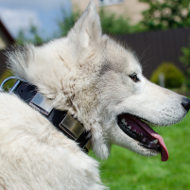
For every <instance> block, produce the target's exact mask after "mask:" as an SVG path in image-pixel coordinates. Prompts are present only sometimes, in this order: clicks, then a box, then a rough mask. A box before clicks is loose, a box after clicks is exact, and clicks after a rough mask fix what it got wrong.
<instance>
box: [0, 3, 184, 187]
mask: <svg viewBox="0 0 190 190" xmlns="http://www.w3.org/2000/svg"><path fill="white" fill-rule="evenodd" d="M8 56H9V63H10V67H11V68H12V70H13V72H14V73H15V75H17V76H19V77H21V78H23V79H25V80H27V81H29V82H30V83H32V84H34V85H36V86H37V87H38V89H39V91H40V92H41V93H42V94H43V95H44V96H45V97H46V98H47V100H48V101H50V102H51V103H52V105H53V106H54V107H56V108H58V109H61V110H68V111H69V112H70V113H71V114H73V115H74V116H75V117H77V118H78V120H79V121H80V122H82V123H83V124H84V127H85V128H86V129H87V130H91V133H92V149H93V151H94V152H95V153H96V155H97V156H99V157H100V158H107V157H108V156H109V152H110V146H111V144H112V143H115V144H118V145H121V146H124V147H127V148H129V149H131V150H133V151H136V152H138V153H140V154H144V155H154V154H156V153H155V152H153V151H150V150H148V149H146V148H143V147H141V146H139V145H138V143H137V142H136V141H135V140H134V139H132V138H130V137H129V136H127V135H126V134H125V133H124V132H123V131H122V130H121V129H120V128H119V127H118V125H117V121H116V118H117V115H118V114H120V113H122V112H126V113H130V114H133V115H136V116H139V117H142V118H144V119H147V120H149V121H150V122H152V123H155V124H158V125H169V124H172V123H175V122H178V121H179V120H180V119H181V118H182V117H183V116H184V115H185V114H186V111H185V110H184V108H183V107H182V106H181V102H182V98H183V97H182V96H180V95H177V94H175V93H173V92H171V91H169V90H166V89H163V88H161V87H158V86H156V85H154V84H152V83H150V82H148V80H147V79H145V78H144V77H143V75H142V69H141V66H140V64H139V63H138V60H137V58H136V57H134V55H133V54H132V53H131V52H130V51H129V50H126V49H125V48H123V47H122V46H121V45H119V44H118V43H116V42H115V41H113V40H112V39H110V38H109V37H108V36H106V35H102V32H101V27H100V19H99V16H98V15H97V13H96V10H95V6H94V3H93V2H91V4H90V5H89V7H88V8H87V10H86V11H85V12H84V13H83V15H82V16H81V18H80V19H79V20H78V22H77V23H76V24H75V26H74V27H73V29H72V30H71V31H70V33H69V34H68V36H67V37H66V38H62V39H57V40H54V41H52V42H49V43H47V44H45V45H43V46H42V47H34V46H32V45H26V46H25V47H24V48H23V49H22V50H21V49H20V50H19V49H18V50H15V51H14V52H10V53H9V54H8ZM134 72H135V73H136V74H137V75H138V78H139V79H140V82H138V83H135V82H134V81H132V80H131V78H130V77H129V75H131V74H133V73H134ZM0 108H1V109H0V168H1V169H0V189H6V190H26V189H27V190H37V189H45V190H59V189H60V190H75V189H77V190H87V189H88V190H89V189H90V190H103V189H106V188H105V187H104V186H103V185H102V183H101V180H100V177H99V171H98V164H97V162H96V161H95V160H94V159H92V158H90V157H88V156H87V155H86V154H85V153H83V152H82V151H81V150H80V148H79V147H78V145H77V144H76V143H75V142H74V141H72V140H70V139H68V138H67V137H66V136H64V135H63V134H61V133H60V132H58V131H57V130H56V129H55V128H54V126H52V125H51V123H50V122H49V121H48V120H46V119H45V118H44V117H43V116H42V115H40V113H38V112H37V111H35V110H33V109H32V108H31V107H30V106H28V105H26V104H25V103H24V102H23V101H22V100H20V99H19V98H18V97H16V96H15V95H9V94H6V93H1V94H0Z"/></svg>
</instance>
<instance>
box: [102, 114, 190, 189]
mask: <svg viewBox="0 0 190 190" xmlns="http://www.w3.org/2000/svg"><path fill="white" fill-rule="evenodd" d="M155 130H156V131H157V132H159V134H161V135H162V136H163V137H164V140H165V143H166V145H167V148H168V151H169V160H168V161H167V162H161V160H160V155H158V156H157V157H143V156H140V155H137V154H136V153H133V152H131V151H129V150H127V149H124V148H120V147H118V146H113V147H112V151H111V155H110V157H109V159H108V160H105V161H101V162H100V170H101V177H102V180H103V183H104V184H105V185H107V186H109V187H110V189H111V190H125V189H126V190H190V114H188V115H187V116H186V117H185V118H184V119H183V121H182V122H180V123H179V124H176V125H174V126H172V127H162V128H158V127H156V128H155Z"/></svg>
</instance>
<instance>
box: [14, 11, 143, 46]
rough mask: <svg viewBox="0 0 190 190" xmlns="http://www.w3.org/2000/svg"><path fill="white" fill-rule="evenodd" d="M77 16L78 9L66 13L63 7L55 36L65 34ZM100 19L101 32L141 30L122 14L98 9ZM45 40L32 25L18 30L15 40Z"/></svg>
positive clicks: (32, 41) (21, 41) (19, 41)
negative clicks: (25, 29)
mask: <svg viewBox="0 0 190 190" xmlns="http://www.w3.org/2000/svg"><path fill="white" fill-rule="evenodd" d="M79 16H80V13H79V11H75V12H74V11H73V12H71V14H66V12H65V10H64V9H63V10H62V18H61V19H59V20H58V21H57V25H58V31H57V32H55V36H56V37H63V36H66V35H67V33H68V32H69V30H70V29H71V28H72V27H73V25H74V23H75V22H76V21H77V19H78V18H79ZM100 20H101V24H102V30H103V33H107V34H117V35H119V34H126V33H133V32H136V31H142V30H143V28H142V27H141V25H140V24H136V25H131V23H130V21H129V19H128V18H124V17H122V16H120V17H118V16H116V15H115V14H113V13H109V12H105V11H104V10H103V9H101V10H100ZM27 32H29V35H26V33H27ZM53 37H54V36H52V37H50V39H51V38H53ZM45 41H47V39H44V38H43V37H42V36H40V34H39V31H38V29H37V27H36V26H34V25H31V27H30V30H29V31H26V32H25V31H23V30H20V32H19V34H18V36H17V42H18V43H19V44H23V43H24V42H31V43H34V44H35V45H40V44H42V43H43V42H45Z"/></svg>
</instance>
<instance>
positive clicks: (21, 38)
mask: <svg viewBox="0 0 190 190" xmlns="http://www.w3.org/2000/svg"><path fill="white" fill-rule="evenodd" d="M27 33H28V36H27V35H26V32H24V30H20V31H19V33H18V36H17V43H18V44H21V45H22V44H24V43H26V42H30V43H33V44H35V45H41V44H43V43H44V42H45V41H46V40H45V39H43V37H41V36H40V34H39V31H38V29H37V27H36V26H34V25H31V26H30V29H29V31H27Z"/></svg>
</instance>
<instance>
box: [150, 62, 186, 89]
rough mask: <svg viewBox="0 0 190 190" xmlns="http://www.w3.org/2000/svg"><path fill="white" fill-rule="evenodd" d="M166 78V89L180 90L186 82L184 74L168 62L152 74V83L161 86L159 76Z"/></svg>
mask: <svg viewBox="0 0 190 190" xmlns="http://www.w3.org/2000/svg"><path fill="white" fill-rule="evenodd" d="M160 74H162V75H163V76H164V85H165V87H166V88H180V87H181V86H182V85H183V83H184V81H185V76H184V74H183V73H182V72H181V71H180V69H178V68H177V67H176V66H175V65H174V64H172V63H169V62H166V63H163V64H161V65H160V66H159V67H158V68H157V69H156V70H155V71H154V72H153V74H152V76H151V81H152V82H154V83H156V84H159V76H160Z"/></svg>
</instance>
